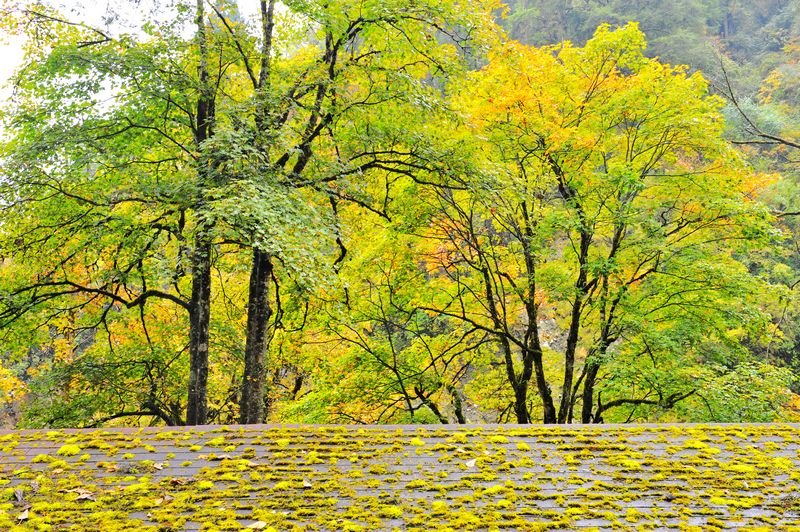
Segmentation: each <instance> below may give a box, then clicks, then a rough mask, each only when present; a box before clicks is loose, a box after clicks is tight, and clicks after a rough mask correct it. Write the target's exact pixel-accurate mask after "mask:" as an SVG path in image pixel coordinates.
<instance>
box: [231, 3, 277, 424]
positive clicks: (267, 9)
mask: <svg viewBox="0 0 800 532" xmlns="http://www.w3.org/2000/svg"><path fill="white" fill-rule="evenodd" d="M259 4H260V11H261V38H262V43H261V62H260V71H259V73H258V80H257V81H255V82H254V85H255V87H254V88H255V91H256V95H257V102H256V110H255V125H256V129H257V130H259V131H263V132H265V133H266V132H268V129H269V128H270V122H269V120H268V118H267V109H266V98H265V97H266V90H267V88H268V87H269V83H270V69H271V65H272V62H271V58H270V56H271V54H272V32H273V29H274V26H275V21H274V18H275V0H261V1H260V2H259ZM263 151H264V154H265V156H267V158H268V155H269V152H270V146H264V147H263ZM273 272H274V267H273V264H272V257H271V256H270V254H269V253H267V252H265V251H262V250H259V249H257V248H254V249H253V264H252V267H251V269H250V294H249V296H248V303H247V340H246V342H245V353H244V373H243V376H242V390H241V391H242V394H241V401H240V404H239V408H240V412H239V419H240V421H241V423H243V424H251V423H263V422H264V420H265V419H266V414H267V412H266V407H265V404H266V403H265V397H264V390H265V388H266V386H265V383H266V373H267V372H266V367H265V366H266V357H267V349H268V347H269V338H268V334H269V320H270V318H271V316H272V307H271V306H270V300H269V283H270V282H271V281H272V276H273Z"/></svg>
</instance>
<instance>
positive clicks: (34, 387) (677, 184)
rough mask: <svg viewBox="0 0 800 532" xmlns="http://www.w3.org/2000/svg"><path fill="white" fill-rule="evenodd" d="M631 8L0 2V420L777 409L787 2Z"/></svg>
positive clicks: (797, 50) (784, 252) (791, 366)
mask: <svg viewBox="0 0 800 532" xmlns="http://www.w3.org/2000/svg"><path fill="white" fill-rule="evenodd" d="M655 4H658V5H659V6H661V7H660V8H659V9H655V8H653V6H650V5H649V3H648V2H637V3H631V2H593V1H589V0H585V1H581V2H566V3H564V2H550V1H547V0H541V1H533V0H519V1H511V2H509V5H508V6H505V5H503V4H501V3H500V2H496V1H494V0H445V1H436V0H421V1H420V0H416V1H411V0H390V1H378V2H373V1H366V0H365V1H362V2H351V1H345V0H327V1H325V2H321V1H316V0H302V1H294V0H286V1H284V2H278V1H276V0H261V1H260V2H259V5H258V8H257V9H256V12H255V13H253V14H252V15H243V14H242V12H240V10H239V6H237V4H236V2H230V1H217V2H211V3H207V2H203V1H202V0H197V2H196V3H186V2H180V1H179V2H175V3H169V4H166V3H165V4H161V3H156V4H154V7H153V9H144V6H143V5H141V4H137V5H136V6H134V7H135V9H134V12H135V15H133V17H132V18H131V19H130V20H127V19H126V20H125V21H124V23H123V19H124V18H125V13H124V10H122V5H121V4H120V6H119V7H120V12H119V13H116V14H115V16H111V17H108V19H107V20H106V19H104V20H103V21H101V22H100V23H98V24H97V25H96V26H95V25H92V24H89V23H86V22H85V21H83V20H82V19H80V18H79V17H78V18H76V17H75V16H74V15H72V14H70V13H67V12H62V11H59V10H58V9H57V8H56V7H54V6H50V5H47V4H39V3H25V4H20V5H11V6H9V7H7V8H6V9H5V11H4V18H3V26H4V30H5V32H6V33H7V34H8V35H9V36H10V38H14V39H24V43H25V61H24V64H23V65H22V66H21V67H20V68H19V69H18V70H17V72H16V73H15V75H14V76H13V78H12V79H11V80H10V82H9V83H10V85H11V87H12V89H13V93H12V95H11V97H10V98H9V99H8V101H6V102H5V104H4V106H3V108H2V118H3V126H2V127H3V139H2V143H1V144H0V165H2V166H0V168H1V169H2V170H1V171H0V172H1V173H0V208H2V217H1V218H0V402H2V403H3V406H4V409H5V410H4V413H3V419H2V423H4V424H6V425H12V426H13V425H17V426H31V427H40V426H55V427H92V426H100V425H152V424H166V425H183V424H189V425H195V424H207V423H262V422H282V423H283V422H293V423H294V422H297V423H312V422H313V423H323V422H324V423H477V422H512V423H602V422H632V421H638V422H642V421H718V422H736V421H775V420H793V419H798V416H799V415H800V412H799V410H798V409H800V397H798V395H797V394H798V393H800V383H799V382H798V381H797V376H798V371H800V361H798V357H797V351H798V345H800V327H799V326H798V320H800V301H798V297H797V295H796V293H795V292H796V290H795V288H796V286H797V284H798V279H800V254H798V250H800V246H798V242H800V233H798V230H800V228H799V227H798V225H797V222H796V221H795V220H796V217H797V216H798V212H800V208H798V207H799V206H798V199H800V198H798V196H800V194H798V191H799V190H800V189H799V188H798V187H800V185H798V180H797V177H798V176H797V164H798V162H799V161H800V152H798V147H800V144H799V142H800V141H798V140H797V139H798V137H797V134H798V131H800V126H799V125H798V124H800V122H798V118H799V117H798V108H797V104H796V102H797V99H796V96H797V94H798V87H800V70H798V59H800V37H798V35H800V28H798V27H797V20H800V17H798V16H795V15H798V14H799V13H800V7H798V2H795V1H770V2H754V3H751V4H748V5H741V4H740V3H738V2H728V1H722V0H719V1H712V0H703V1H688V0H687V1H686V2H678V3H668V4H669V6H671V7H669V8H667V7H664V6H665V4H664V3H655ZM678 4H680V5H678ZM683 4H686V5H683ZM651 8H653V9H651Z"/></svg>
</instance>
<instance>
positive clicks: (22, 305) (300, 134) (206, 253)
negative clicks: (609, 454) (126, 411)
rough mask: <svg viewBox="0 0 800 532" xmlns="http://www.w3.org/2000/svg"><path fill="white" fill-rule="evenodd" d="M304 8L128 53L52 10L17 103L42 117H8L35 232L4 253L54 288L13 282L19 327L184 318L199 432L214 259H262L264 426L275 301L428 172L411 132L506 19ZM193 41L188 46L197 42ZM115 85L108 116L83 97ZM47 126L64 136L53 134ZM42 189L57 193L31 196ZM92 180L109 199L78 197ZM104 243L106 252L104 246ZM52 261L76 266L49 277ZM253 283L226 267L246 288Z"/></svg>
mask: <svg viewBox="0 0 800 532" xmlns="http://www.w3.org/2000/svg"><path fill="white" fill-rule="evenodd" d="M286 7H287V8H288V9H289V10H290V11H291V12H292V13H293V14H294V15H296V17H295V18H294V19H286V20H285V22H283V25H282V26H279V23H278V18H277V17H276V14H275V2H272V1H264V2H261V4H260V15H259V17H260V18H259V20H258V24H255V25H251V24H249V23H247V21H244V20H242V19H241V18H240V17H232V16H231V14H232V13H234V12H235V6H234V5H228V4H224V3H218V4H214V5H213V6H211V8H210V11H211V12H210V13H208V12H207V10H206V7H205V4H204V3H203V2H201V1H198V2H196V3H195V4H194V6H189V5H184V4H178V5H177V6H176V17H175V18H174V19H171V20H170V21H169V22H167V23H165V22H163V21H159V20H157V19H155V18H153V19H152V20H149V21H148V22H147V23H146V24H145V25H144V26H143V31H144V32H145V34H144V35H143V36H142V37H143V38H140V37H136V36H133V35H121V36H116V37H112V36H111V35H110V32H104V31H100V30H96V29H92V28H88V27H86V26H84V25H82V24H74V23H70V22H69V21H66V20H64V19H62V18H60V17H59V16H57V15H56V14H54V13H53V12H52V11H50V10H47V9H46V8H43V7H42V8H36V9H33V10H25V11H23V13H22V17H23V19H24V20H25V21H26V26H25V27H26V28H28V29H29V30H30V32H31V35H32V36H35V37H36V38H39V39H41V40H40V41H37V42H38V43H39V45H40V46H39V48H38V49H37V50H36V51H32V52H31V55H30V57H29V59H30V65H29V68H28V69H26V70H25V71H24V73H21V74H20V78H19V100H18V101H21V102H22V101H24V102H25V103H24V104H22V105H20V106H18V107H16V108H15V109H13V110H12V113H11V114H10V115H9V116H10V118H11V120H12V123H11V124H10V126H11V128H12V129H13V130H14V131H15V132H16V135H17V138H16V140H15V141H14V142H12V143H9V144H8V145H7V146H6V149H7V154H8V160H9V161H12V162H10V163H9V164H8V165H7V166H6V170H7V171H8V173H9V175H10V176H11V179H10V180H9V181H8V183H7V185H8V186H7V188H6V193H7V195H6V198H5V201H6V203H7V204H8V205H9V207H10V209H11V210H13V211H14V214H15V216H17V217H18V218H19V219H27V220H30V222H31V223H30V225H25V224H22V225H19V226H17V227H11V226H9V227H8V228H7V229H8V230H7V232H6V234H5V240H6V244H5V252H6V253H7V254H8V255H9V256H11V257H14V259H15V260H19V257H21V253H24V252H28V253H30V254H31V256H32V257H35V258H36V261H37V262H36V264H37V266H38V267H39V271H45V272H47V273H45V274H44V275H42V274H40V273H38V272H37V273H36V275H38V276H39V278H37V279H36V280H35V281H34V282H27V279H13V280H10V283H9V287H8V289H7V294H8V295H7V296H6V298H5V299H4V302H5V310H4V314H5V316H6V317H7V318H8V319H9V323H10V322H11V321H13V320H14V319H18V318H19V317H20V316H22V315H24V314H25V313H27V312H31V311H35V312H44V310H43V309H44V308H45V307H46V306H47V304H52V305H54V306H56V307H58V308H60V305H62V301H63V300H64V299H66V300H69V301H71V302H72V303H70V304H71V305H74V307H71V308H72V309H73V310H78V309H83V308H85V307H86V305H87V304H86V303H85V302H84V301H83V299H84V296H86V295H87V294H88V295H89V296H90V298H91V304H92V305H94V306H95V307H96V308H97V309H101V308H102V309H103V310H102V311H101V317H100V321H99V322H98V323H96V324H88V325H85V326H84V325H81V327H82V328H85V329H87V330H91V329H93V328H95V327H97V326H98V325H99V324H100V323H101V322H103V323H104V322H105V321H107V318H108V316H109V315H111V314H115V313H117V312H120V311H121V310H122V308H123V307H125V308H131V309H138V310H139V311H140V315H141V320H140V321H141V329H140V330H139V331H137V333H139V334H143V335H144V336H147V330H146V326H145V321H146V320H145V315H146V311H145V306H146V305H147V301H148V300H152V299H153V298H161V299H166V300H168V301H170V302H172V303H174V304H177V305H178V306H179V307H181V308H183V309H185V310H187V311H188V316H189V327H188V331H187V336H188V338H187V344H186V345H187V350H188V352H189V379H188V395H187V407H186V408H187V414H186V422H187V423H189V424H200V423H205V422H207V420H208V419H209V415H208V411H207V386H208V385H207V381H208V367H209V346H210V344H211V342H212V338H211V331H212V329H213V323H212V317H213V314H214V313H213V309H212V301H213V299H214V294H215V290H213V289H212V274H213V271H214V268H215V260H219V259H215V257H219V256H220V253H221V252H222V251H223V249H225V248H224V246H238V247H240V248H242V249H247V250H250V253H251V259H250V263H251V264H250V268H249V269H250V282H249V287H250V290H249V295H248V303H247V314H248V317H247V328H246V330H247V334H246V339H245V347H244V373H243V377H242V384H241V392H240V394H239V398H238V401H239V404H240V406H241V414H240V420H241V421H242V422H245V423H251V422H260V421H263V420H264V417H265V408H264V406H265V404H264V403H265V400H264V379H265V377H264V376H265V367H264V365H265V353H266V350H267V348H268V339H269V337H270V335H271V334H273V331H274V328H275V327H277V326H279V325H280V323H279V322H278V321H277V318H278V314H276V313H274V312H273V308H272V305H273V301H274V300H275V298H276V297H277V294H275V295H273V294H271V293H270V292H271V285H273V284H274V285H275V286H276V287H277V286H279V282H278V279H279V278H280V277H281V276H285V277H289V278H293V279H295V281H296V282H298V283H300V284H302V285H305V286H307V287H308V286H310V285H312V284H314V283H322V282H323V278H324V277H325V276H326V273H325V271H324V270H325V269H326V268H327V267H329V266H330V264H331V263H333V264H336V263H338V262H341V260H342V259H343V257H344V253H345V251H346V250H345V248H344V245H343V244H342V240H341V237H340V235H339V234H338V228H337V227H338V225H337V222H336V209H337V206H338V204H339V203H342V202H350V203H354V204H358V205H361V206H362V207H363V208H365V209H372V210H376V211H377V210H380V209H382V208H383V204H384V203H385V202H386V201H387V200H388V195H389V191H388V190H389V189H388V188H387V187H388V186H389V185H390V184H391V178H390V177H387V175H388V174H392V173H398V174H404V175H407V174H410V173H412V172H414V171H416V170H417V169H418V168H419V167H420V166H421V165H425V164H427V162H426V161H425V159H424V153H421V152H420V150H421V148H420V147H419V145H420V144H424V142H421V141H420V140H419V139H418V138H415V137H413V136H412V132H415V131H419V128H417V127H404V125H403V121H404V120H409V119H411V118H412V117H413V118H419V117H420V116H421V115H422V113H424V112H425V110H426V109H429V108H430V107H431V106H432V105H435V103H436V101H437V99H441V96H440V91H439V89H438V88H437V86H436V84H435V83H432V80H434V79H435V80H437V82H439V83H441V81H442V80H443V79H445V77H446V76H448V75H453V74H456V73H458V72H461V71H463V69H464V66H465V64H466V60H467V59H469V58H471V57H472V54H478V53H480V50H481V49H482V47H483V46H485V44H486V42H487V41H488V40H489V39H491V38H492V37H493V31H494V30H493V24H492V21H491V17H490V15H489V12H490V10H491V9H492V7H493V3H491V2H487V3H485V4H484V3H481V4H479V5H478V6H476V7H478V9H477V10H475V9H470V10H463V9H461V6H460V5H459V4H458V3H457V2H452V3H439V2H431V3H423V4H419V3H414V4H413V5H412V4H409V2H407V1H399V0H398V1H397V2H382V3H379V4H378V3H366V4H363V5H360V6H354V5H351V4H350V3H348V2H341V3H333V4H331V3H329V2H325V3H317V2H310V3H309V2H297V3H289V4H287V6H286ZM190 21H191V22H190ZM190 23H191V24H193V26H194V28H195V36H194V39H193V40H191V41H188V40H186V39H185V38H184V37H183V36H182V31H183V30H184V29H185V28H186V27H187V26H189V24H190ZM43 29H44V30H46V31H42V30H43ZM278 37H280V39H279V38H278ZM76 75H78V76H79V77H76ZM109 86H111V93H112V94H111V103H110V104H108V105H99V104H98V105H85V104H84V102H85V99H81V98H78V96H80V95H85V94H90V95H94V96H95V98H98V97H99V96H100V95H103V93H104V91H107V90H108V89H109ZM129 87H133V88H132V89H131V90H128V89H129ZM26 106H27V108H26ZM62 110H63V112H62ZM46 113H52V114H55V115H57V120H56V123H55V124H54V125H53V127H49V128H45V129H44V130H41V128H39V127H38V120H40V117H41V116H42V115H43V114H46ZM154 147H156V149H155V150H154V149H153V148H154ZM154 152H158V155H159V157H153V156H152V155H153V154H154ZM45 161H46V162H45ZM96 168H98V169H101V170H100V171H96V170H95V169H96ZM121 169H122V170H121ZM32 172H33V173H47V174H48V175H49V176H50V177H48V178H46V179H44V180H38V179H37V180H36V181H30V180H29V179H28V176H29V175H31V173H32ZM373 174H374V177H373ZM131 177H133V179H132V178H131ZM372 179H374V180H375V181H374V182H372V181H370V180H372ZM86 181H90V182H91V185H92V186H93V187H94V189H93V191H94V193H95V194H97V195H98V196H99V199H92V198H91V197H89V196H87V195H82V194H79V193H77V192H76V189H78V188H80V187H82V186H84V184H85V182H86ZM374 183H378V184H379V187H374V186H373V185H374ZM26 187H28V188H26ZM120 204H124V205H129V204H141V205H146V206H147V207H148V208H150V209H152V210H153V219H150V220H147V221H146V222H143V221H142V218H141V217H140V216H139V213H135V212H127V213H126V216H125V217H120V216H114V214H115V209H116V210H119V207H118V205H120ZM65 205H67V206H69V208H64V207H65ZM34 206H35V209H37V210H41V209H43V208H44V209H46V212H47V213H48V215H49V216H52V218H53V219H54V220H48V221H46V222H44V223H39V222H42V221H44V220H45V219H46V218H47V216H42V217H38V216H36V215H35V214H33V210H32V209H33V208H34ZM70 209H71V210H70ZM81 209H82V210H83V211H85V212H83V214H80V213H81ZM75 211H78V212H79V215H76V214H75ZM326 211H327V212H326ZM84 217H88V218H89V221H85V220H84ZM76 220H77V221H76ZM109 220H112V221H113V222H114V223H112V224H109V223H108V222H109ZM53 227H59V228H61V230H62V231H64V232H66V230H67V228H70V230H71V231H72V232H75V233H76V234H77V235H78V239H74V240H73V241H71V242H70V245H75V246H76V248H80V249H83V248H87V249H88V250H89V251H88V253H86V252H83V251H76V253H74V254H71V255H69V254H68V255H64V254H61V253H60V252H59V251H60V250H62V249H64V248H65V244H66V242H68V238H69V237H67V236H63V233H62V231H57V232H56V233H53V232H52V228H53ZM87 227H88V228H91V229H92V230H93V231H95V232H94V233H92V232H91V231H89V230H87ZM309 228H314V229H312V230H309ZM302 231H306V234H304V235H303V234H301V232H302ZM98 232H100V233H102V235H103V236H104V237H105V238H107V240H108V241H107V242H103V241H102V240H101V243H103V244H107V245H98V242H97V237H98ZM34 234H44V236H43V237H42V238H44V239H45V241H47V242H48V243H49V244H50V245H51V246H52V247H50V249H49V250H48V252H47V254H43V255H39V254H38V253H39V252H40V251H43V250H44V249H45V248H44V247H43V246H41V242H40V241H36V240H33V241H30V240H28V237H30V236H31V235H34ZM132 234H134V235H136V236H137V238H135V239H134V238H128V237H130V236H131V235H132ZM20 235H24V236H25V237H26V238H23V242H22V243H21V244H20V240H19V239H20ZM120 235H126V236H125V238H122V239H121V240H120ZM81 239H82V240H81ZM159 239H161V240H159ZM79 240H80V242H79ZM164 240H166V241H167V242H168V243H169V244H167V242H165V241H164ZM122 249H124V250H125V255H126V259H129V260H126V261H125V262H124V264H120V265H117V264H115V265H114V268H113V269H112V270H111V271H110V272H106V271H104V269H105V263H104V262H103V263H102V264H99V263H98V261H100V260H101V259H100V257H102V259H103V260H106V259H107V258H108V257H110V256H113V255H114V254H115V253H116V254H119V253H120V250H122ZM228 249H229V248H228ZM165 251H166V253H165ZM228 252H230V250H229V251H228ZM51 260H55V261H63V262H62V263H57V264H55V265H52V266H51V267H49V268H48V266H47V265H46V264H47V263H48V261H51ZM276 261H278V263H279V265H278V266H276V263H275V262H276ZM32 265H33V264H32ZM92 265H94V267H92ZM235 268H236V266H234V270H229V271H227V272H222V271H221V270H220V268H219V267H217V269H218V270H220V273H222V274H225V276H226V277H228V278H235V277H236V275H235ZM9 271H10V270H9ZM281 271H282V272H283V273H281ZM75 272H80V273H79V275H78V277H77V280H76V277H75V275H76V274H75ZM134 273H136V274H138V277H137V278H136V279H135V281H134V280H132V275H133V274H134ZM187 276H188V277H189V278H190V279H188V280H187V279H185V277H187ZM18 281H20V282H18ZM187 282H188V284H189V286H188V287H187V286H186V284H187ZM223 282H224V281H223ZM152 287H157V288H152ZM165 287H168V288H166V289H165ZM224 289H225V287H224V286H220V287H219V290H220V291H224ZM56 314H58V312H56ZM54 317H55V316H49V317H45V322H47V323H49V322H50V318H54ZM81 319H85V318H84V316H81ZM271 329H272V330H271ZM139 411H141V410H139V409H137V412H139Z"/></svg>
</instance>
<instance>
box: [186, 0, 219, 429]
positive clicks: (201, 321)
mask: <svg viewBox="0 0 800 532" xmlns="http://www.w3.org/2000/svg"><path fill="white" fill-rule="evenodd" d="M196 6H197V7H196V15H195V17H196V18H195V22H196V24H197V42H198V46H199V49H200V58H199V62H198V65H197V76H198V80H199V84H200V94H199V96H198V98H197V126H196V127H195V132H194V141H195V146H196V148H197V150H198V151H199V152H200V153H201V157H200V158H199V159H198V167H197V177H198V185H199V194H198V198H197V205H196V210H197V213H198V219H200V220H201V222H200V224H199V227H198V228H197V234H196V236H195V249H194V253H193V255H192V299H191V303H190V309H189V394H188V398H187V404H186V424H187V425H203V424H205V423H207V421H208V419H207V418H208V406H207V399H206V396H207V387H208V386H207V385H208V330H209V322H210V320H211V248H212V241H211V234H210V230H211V227H212V225H213V223H212V222H208V221H202V220H203V211H204V203H205V200H204V197H203V196H204V194H203V192H204V189H205V188H206V187H208V186H210V185H211V183H212V181H213V175H212V171H213V170H212V168H213V165H212V164H211V163H210V162H209V158H208V157H207V156H204V155H203V149H204V146H203V145H204V143H205V142H206V141H207V140H208V139H210V138H211V137H213V135H214V115H215V109H214V107H215V100H214V92H213V89H212V87H211V83H210V82H209V75H208V43H207V41H206V25H205V13H204V10H203V0H197V3H196Z"/></svg>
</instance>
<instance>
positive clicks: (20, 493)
mask: <svg viewBox="0 0 800 532" xmlns="http://www.w3.org/2000/svg"><path fill="white" fill-rule="evenodd" d="M14 498H15V499H17V502H23V501H25V492H24V491H22V490H14Z"/></svg>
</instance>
